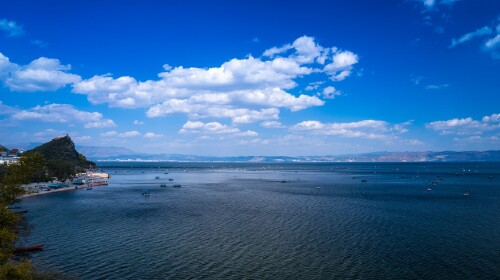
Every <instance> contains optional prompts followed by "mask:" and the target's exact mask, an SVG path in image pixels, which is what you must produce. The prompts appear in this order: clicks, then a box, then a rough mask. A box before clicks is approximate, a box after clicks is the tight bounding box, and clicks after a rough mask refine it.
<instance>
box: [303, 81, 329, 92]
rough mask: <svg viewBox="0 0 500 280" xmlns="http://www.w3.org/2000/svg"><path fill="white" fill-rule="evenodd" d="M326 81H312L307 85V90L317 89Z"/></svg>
mask: <svg viewBox="0 0 500 280" xmlns="http://www.w3.org/2000/svg"><path fill="white" fill-rule="evenodd" d="M324 83H325V82H324V81H317V82H311V83H309V84H308V85H307V87H306V88H305V90H307V91H311V90H316V89H318V88H319V87H320V86H321V85H322V84H324Z"/></svg>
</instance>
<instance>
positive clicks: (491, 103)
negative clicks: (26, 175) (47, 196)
mask: <svg viewBox="0 0 500 280" xmlns="http://www.w3.org/2000/svg"><path fill="white" fill-rule="evenodd" d="M1 6H2V9H1V10H0V139H1V140H0V144H4V145H5V144H16V143H22V142H45V141H49V140H50V139H52V138H53V137H55V136H58V135H64V134H69V135H70V136H71V137H72V138H73V139H74V141H75V142H76V143H77V145H83V146H120V147H126V148H129V149H132V150H134V151H137V152H148V153H183V154H199V155H219V156H226V155H335V154H346V153H362V152H373V151H425V150H435V151H438V150H489V149H500V95H499V93H500V78H499V77H500V64H499V63H500V35H499V34H500V2H499V1H484V0H474V1H473V0H455V1H453V0H434V1H432V0H400V1H286V2H283V1H218V0H216V1H23V0H20V1H3V3H2V5H1Z"/></svg>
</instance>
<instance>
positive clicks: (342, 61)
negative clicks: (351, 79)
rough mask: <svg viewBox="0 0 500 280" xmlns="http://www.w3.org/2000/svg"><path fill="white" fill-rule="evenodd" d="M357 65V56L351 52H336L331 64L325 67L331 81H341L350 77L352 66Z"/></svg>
mask: <svg viewBox="0 0 500 280" xmlns="http://www.w3.org/2000/svg"><path fill="white" fill-rule="evenodd" d="M356 63H358V56H357V55H356V54H355V53H353V52H351V51H342V52H337V53H335V54H334V55H333V58H332V62H331V63H329V64H327V65H325V67H324V71H325V72H327V73H328V74H329V75H330V77H331V79H332V80H333V81H342V80H344V79H345V78H347V77H348V76H350V75H351V70H352V68H353V65H354V64H356Z"/></svg>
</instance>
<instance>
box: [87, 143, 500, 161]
mask: <svg viewBox="0 0 500 280" xmlns="http://www.w3.org/2000/svg"><path fill="white" fill-rule="evenodd" d="M78 149H79V151H80V152H81V153H83V154H84V155H86V156H87V157H88V158H90V159H92V160H94V161H194V162H207V161H208V162H210V161H214V162H216V161H219V162H220V161H227V162H269V163H272V162H421V161H435V162H448V161H500V151H462V152H454V151H444V152H431V151H428V152H376V153H364V154H348V155H319V156H232V157H220V156H199V155H183V154H144V153H136V152H133V151H131V150H129V149H126V148H121V147H90V146H82V147H78Z"/></svg>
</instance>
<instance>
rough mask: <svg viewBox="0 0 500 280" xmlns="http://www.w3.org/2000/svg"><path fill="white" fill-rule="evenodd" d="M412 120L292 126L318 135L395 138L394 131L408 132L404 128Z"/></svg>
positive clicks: (318, 123) (292, 129)
mask: <svg viewBox="0 0 500 280" xmlns="http://www.w3.org/2000/svg"><path fill="white" fill-rule="evenodd" d="M410 123H411V122H406V123H403V124H397V125H391V124H389V123H388V122H386V121H379V120H362V121H358V122H348V123H322V122H319V121H313V120H311V121H303V122H300V123H298V124H296V125H294V126H293V127H291V128H290V130H291V131H294V132H309V133H313V134H318V135H328V136H341V137H353V138H354V137H356V138H367V139H389V138H395V134H394V133H398V134H399V133H403V132H407V131H408V129H406V128H404V127H406V126H407V125H409V124H410Z"/></svg>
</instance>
